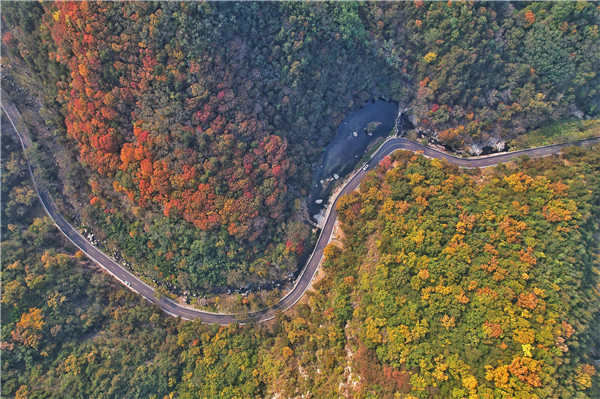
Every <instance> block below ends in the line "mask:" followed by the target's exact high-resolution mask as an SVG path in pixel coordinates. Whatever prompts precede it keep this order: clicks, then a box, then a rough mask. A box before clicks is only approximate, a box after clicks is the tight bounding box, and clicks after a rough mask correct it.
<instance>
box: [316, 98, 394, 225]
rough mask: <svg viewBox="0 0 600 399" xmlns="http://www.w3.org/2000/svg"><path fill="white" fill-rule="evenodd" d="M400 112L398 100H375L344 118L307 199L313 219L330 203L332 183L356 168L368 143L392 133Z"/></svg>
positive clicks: (325, 153) (320, 164)
mask: <svg viewBox="0 0 600 399" xmlns="http://www.w3.org/2000/svg"><path fill="white" fill-rule="evenodd" d="M397 116H398V104H396V103H393V102H387V101H383V100H372V101H370V102H368V103H366V104H365V105H364V106H363V107H362V108H361V109H359V110H357V111H354V112H352V113H350V114H349V115H348V116H346V117H345V118H344V120H343V121H342V123H341V124H340V125H339V126H338V128H337V132H336V135H335V137H334V138H333V139H332V140H331V142H330V143H329V144H328V145H327V147H325V150H324V152H323V155H322V156H321V159H320V162H319V164H318V165H319V166H318V168H317V170H316V172H315V173H314V175H313V181H312V187H313V188H312V190H311V192H310V195H309V200H308V212H309V215H311V217H313V219H314V216H315V215H317V214H319V212H321V210H322V209H323V207H324V206H325V205H326V204H327V199H328V198H329V195H330V194H331V189H332V187H333V183H334V182H335V181H336V180H338V179H343V178H344V177H345V176H346V175H347V174H348V173H350V172H352V170H354V168H355V167H356V165H357V164H358V162H359V161H360V160H361V158H362V157H363V155H365V153H366V151H367V148H368V146H369V144H371V143H373V142H374V141H375V140H377V139H378V138H381V137H386V136H388V135H389V134H390V132H391V131H392V129H393V128H394V125H395V123H396V118H397Z"/></svg>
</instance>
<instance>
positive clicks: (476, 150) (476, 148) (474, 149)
mask: <svg viewBox="0 0 600 399" xmlns="http://www.w3.org/2000/svg"><path fill="white" fill-rule="evenodd" d="M481 153H483V146H482V145H481V144H477V143H473V144H471V147H469V154H471V155H475V156H477V155H481Z"/></svg>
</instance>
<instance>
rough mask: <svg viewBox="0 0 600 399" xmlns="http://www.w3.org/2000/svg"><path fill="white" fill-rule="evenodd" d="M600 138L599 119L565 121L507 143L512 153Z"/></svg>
mask: <svg viewBox="0 0 600 399" xmlns="http://www.w3.org/2000/svg"><path fill="white" fill-rule="evenodd" d="M597 136H600V119H588V120H581V119H575V118H572V119H567V120H563V121H559V122H555V123H552V124H550V125H548V126H544V127H542V128H539V129H536V130H533V131H531V132H529V133H527V134H524V135H522V136H519V137H517V138H515V139H514V140H511V142H510V143H509V145H510V149H511V150H513V151H516V150H522V149H526V148H531V147H540V146H544V145H550V144H559V143H566V142H571V141H578V140H583V139H587V138H590V137H597Z"/></svg>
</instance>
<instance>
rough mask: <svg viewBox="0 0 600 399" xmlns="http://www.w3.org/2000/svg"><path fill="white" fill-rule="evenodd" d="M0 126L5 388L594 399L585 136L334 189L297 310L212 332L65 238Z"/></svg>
mask: <svg viewBox="0 0 600 399" xmlns="http://www.w3.org/2000/svg"><path fill="white" fill-rule="evenodd" d="M7 127H8V126H7V125H3V136H2V143H3V146H2V226H1V228H2V230H1V233H2V249H3V256H2V276H1V277H2V281H3V290H2V330H1V341H2V360H3V361H2V377H3V378H2V397H7V398H9V397H15V398H31V399H33V398H65V397H69V398H90V397H93V398H114V397H127V398H157V399H158V398H165V397H173V398H175V397H177V398H197V397H211V398H212V397H219V398H252V397H273V396H277V395H279V397H300V396H301V395H305V397H316V398H338V397H349V398H373V397H380V398H392V397H401V398H402V397H404V398H426V397H437V398H466V397H474V396H475V395H478V397H489V398H495V397H505V396H508V397H517V398H519V397H522V398H535V397H539V398H547V397H573V398H575V397H576V398H594V397H598V394H600V391H599V387H600V381H599V380H600V378H598V373H597V368H598V366H597V364H596V365H594V359H598V357H599V353H598V347H599V344H600V342H598V341H599V338H600V337H598V335H597V331H598V330H599V329H600V323H599V317H598V315H599V313H598V309H599V306H600V305H599V303H600V302H599V299H600V298H599V297H598V296H599V295H598V291H597V286H598V275H599V274H598V246H597V241H594V234H597V233H598V223H597V221H598V216H599V215H600V202H599V199H600V192H599V191H600V155H599V154H600V152H599V151H598V150H599V148H597V147H596V148H592V149H588V150H584V149H580V148H572V149H569V150H567V151H565V153H564V154H563V155H562V156H561V157H558V156H552V157H547V158H544V159H538V160H529V159H527V158H523V159H521V160H520V161H519V162H518V163H517V164H509V165H501V166H498V167H495V168H493V169H486V170H483V171H480V170H472V171H461V170H458V169H457V168H455V167H454V166H451V165H448V164H446V163H443V162H440V161H438V160H428V159H425V158H423V157H422V156H417V155H414V154H412V153H408V152H401V153H395V154H394V155H392V156H391V157H389V158H387V159H386V160H384V162H382V164H381V165H380V166H379V167H378V168H377V169H376V170H375V171H373V172H371V173H370V174H369V176H368V177H367V178H366V179H365V180H364V181H363V183H362V185H361V186H360V189H359V191H357V192H354V193H352V194H351V195H348V196H347V197H344V198H343V201H342V202H341V203H340V206H339V211H340V214H341V216H340V218H341V223H342V224H341V229H342V231H341V232H339V233H338V234H337V236H339V240H337V241H335V242H334V243H332V244H330V246H329V247H328V248H327V251H326V256H327V259H326V261H325V262H324V265H323V271H324V275H323V276H322V277H321V278H320V279H319V280H318V282H316V283H315V284H314V289H313V290H312V291H310V292H309V293H307V295H306V297H305V298H304V299H303V300H302V302H301V303H299V304H298V305H296V306H295V307H294V308H293V309H292V310H291V311H289V312H287V313H286V314H283V315H280V316H279V317H278V318H277V319H276V320H274V321H272V322H270V323H269V324H262V325H250V326H245V327H240V326H235V325H232V326H229V327H218V326H207V325H202V324H200V323H198V322H186V321H181V320H179V319H175V318H172V317H169V316H167V315H165V314H164V313H162V311H161V310H160V309H158V308H156V307H154V306H152V305H150V304H148V303H147V302H146V301H144V300H143V299H142V298H141V297H139V296H137V295H135V294H133V293H131V292H130V291H129V290H127V289H125V288H124V287H122V286H120V285H118V284H117V283H115V282H114V281H113V280H112V279H111V278H110V277H108V276H107V275H106V274H104V273H102V272H101V271H99V270H98V269H97V267H96V266H94V265H93V264H92V263H91V262H90V261H89V260H86V258H85V257H84V256H83V254H81V253H79V252H76V249H75V248H74V247H73V246H72V245H70V244H67V243H66V241H65V240H64V238H62V236H61V235H60V234H58V232H57V230H56V228H55V227H54V226H53V224H52V222H51V221H50V220H49V219H48V218H46V217H45V215H44V214H43V212H42V209H41V206H40V205H39V202H38V201H37V199H36V198H35V195H34V194H33V193H32V192H33V189H32V187H31V185H30V181H29V180H28V178H27V169H26V164H25V161H24V160H23V158H22V155H21V150H20V148H19V146H18V144H17V142H15V141H14V138H13V137H12V136H10V135H7V132H10V130H11V129H10V128H7ZM593 333H596V334H595V336H594V335H593ZM596 363H597V360H596Z"/></svg>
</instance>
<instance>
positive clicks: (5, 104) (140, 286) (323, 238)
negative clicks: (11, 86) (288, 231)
mask: <svg viewBox="0 0 600 399" xmlns="http://www.w3.org/2000/svg"><path fill="white" fill-rule="evenodd" d="M1 105H2V109H3V110H4V111H5V113H6V115H7V117H8V119H9V121H10V123H11V125H12V127H13V128H14V130H15V132H16V133H17V135H18V136H19V139H20V141H21V145H22V147H23V150H24V151H25V150H26V149H27V148H29V147H31V138H30V136H29V132H28V131H27V129H26V128H25V127H23V128H21V130H18V129H17V122H18V121H19V120H20V118H21V116H20V114H19V111H18V110H17V109H16V108H15V106H14V105H13V104H12V103H10V102H9V101H7V97H6V95H5V93H4V92H2V103H1ZM597 143H600V137H596V138H592V139H587V140H582V141H579V142H576V143H566V144H556V145H551V146H546V147H539V148H532V149H528V150H523V151H516V152H511V153H504V154H494V155H489V156H483V157H478V158H471V159H464V158H457V157H454V156H452V155H449V154H447V153H444V152H441V151H438V150H434V149H432V148H428V147H425V146H423V145H421V144H418V143H415V142H414V141H410V140H408V139H405V138H400V137H395V138H392V139H390V140H388V141H386V142H385V143H384V144H383V145H381V147H380V148H379V149H378V150H377V151H376V152H375V153H374V154H373V156H372V157H371V159H370V160H369V162H368V167H366V168H364V167H363V168H361V169H359V170H358V171H357V172H355V173H354V174H353V175H352V176H351V177H350V178H349V179H348V181H347V182H346V183H345V186H344V187H343V188H342V189H341V190H339V192H338V193H337V194H336V195H335V196H334V197H333V199H332V200H331V204H330V206H329V211H328V213H327V215H326V217H325V220H324V224H323V228H322V231H321V234H320V235H319V239H318V240H317V244H316V245H315V248H314V250H313V253H312V254H311V256H310V258H309V259H308V262H307V263H306V265H305V266H304V268H303V270H302V272H301V273H300V275H299V277H298V279H297V280H296V283H295V285H294V287H293V288H292V290H291V291H290V292H289V293H288V294H287V295H286V296H284V297H283V298H282V299H281V300H280V301H279V302H278V303H277V304H276V305H274V306H272V307H270V308H266V309H263V310H260V311H256V312H251V313H246V314H224V313H213V312H207V311H203V310H197V309H192V308H190V307H187V306H184V305H181V304H179V303H176V302H174V301H172V300H170V299H168V298H164V297H163V298H158V297H157V295H156V291H155V290H154V288H153V287H151V286H149V285H148V284H146V283H145V282H143V281H142V280H141V279H140V278H138V277H136V276H135V275H134V274H132V273H130V272H129V271H127V270H126V269H125V268H124V267H123V266H121V265H120V264H118V263H117V262H115V261H114V260H113V259H112V258H110V257H109V256H108V255H106V254H105V253H103V252H102V251H101V250H100V249H98V248H97V247H96V246H94V245H92V244H91V243H90V242H89V241H88V240H87V239H85V237H83V235H82V234H81V233H79V231H78V230H77V229H76V228H75V227H73V226H72V225H71V224H69V223H68V222H67V221H66V220H65V219H64V218H63V217H62V215H61V214H60V212H59V210H58V208H57V207H56V205H55V204H54V201H53V200H52V198H51V196H50V194H49V193H48V191H47V190H46V189H45V188H44V187H43V186H42V185H41V184H39V182H38V181H37V180H36V178H35V175H34V173H33V169H32V166H31V164H30V162H29V159H27V152H25V159H26V160H27V164H28V166H29V173H30V174H31V178H32V181H33V185H34V188H35V190H36V192H37V194H38V197H39V198H40V201H41V203H42V205H43V206H44V209H45V210H46V213H47V214H48V216H50V218H51V219H52V220H53V221H54V223H55V224H56V226H57V227H58V229H59V230H60V231H61V232H62V233H63V234H64V235H65V237H67V239H68V240H69V241H71V242H72V243H73V244H74V245H75V246H76V247H77V248H79V249H80V250H81V251H83V252H84V253H85V254H86V255H87V256H88V257H89V258H90V259H92V260H93V261H94V262H96V263H97V264H98V265H100V266H101V267H102V268H103V269H105V270H106V271H107V272H108V273H110V274H111V275H112V276H113V277H115V278H116V279H117V280H119V281H120V282H121V283H122V284H124V285H126V286H127V287H128V288H129V289H131V290H132V291H134V292H136V293H138V294H140V295H142V297H144V298H145V299H146V300H148V301H149V302H152V303H154V304H156V305H157V306H159V307H160V308H161V309H162V310H163V311H165V312H166V313H168V314H170V315H172V316H175V317H181V318H183V319H187V320H194V319H200V320H201V321H202V322H203V323H217V324H221V325H226V324H231V323H240V324H245V323H248V322H263V321H267V320H271V319H273V318H274V317H275V315H276V313H277V312H278V311H285V310H287V309H289V308H290V307H292V306H294V305H295V304H296V302H298V301H299V300H300V298H301V297H302V296H303V295H304V293H305V292H306V290H307V288H308V287H309V285H310V282H311V281H312V279H313V277H314V275H315V273H316V271H317V269H318V267H319V264H320V263H321V260H322V258H323V250H324V249H325V247H326V246H327V244H328V243H329V240H330V238H331V235H332V232H333V228H334V225H335V222H336V220H337V216H338V213H337V211H336V209H335V207H336V205H337V202H338V199H339V198H340V197H341V196H342V195H345V194H348V193H350V192H352V191H353V190H355V189H356V188H357V187H358V185H359V184H360V182H361V181H362V179H363V178H364V177H365V175H366V174H367V173H368V171H369V170H371V169H373V168H374V167H375V166H376V165H377V164H379V162H381V160H382V159H383V158H384V157H385V156H387V155H389V154H391V153H392V152H394V151H397V150H409V151H420V152H422V153H423V155H425V156H427V157H430V158H439V159H445V160H447V161H448V162H449V163H451V164H454V165H457V166H460V167H464V168H475V167H488V166H494V165H497V164H499V163H504V162H508V161H510V160H514V159H515V158H517V157H519V156H522V155H527V156H530V157H542V156H546V155H552V154H557V153H559V152H560V151H561V150H562V149H563V148H564V147H567V146H572V145H577V146H584V145H594V144H597Z"/></svg>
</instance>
